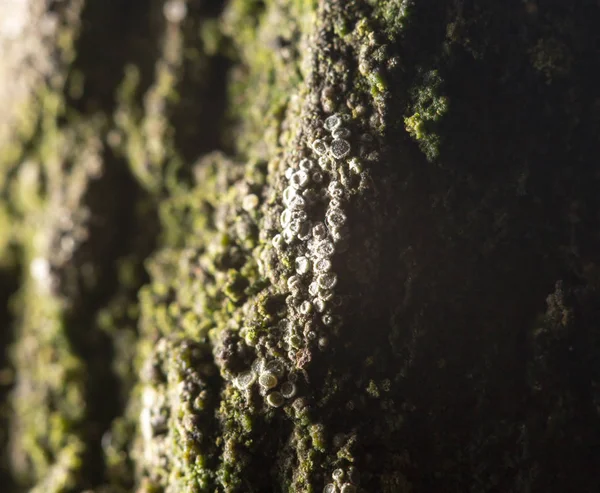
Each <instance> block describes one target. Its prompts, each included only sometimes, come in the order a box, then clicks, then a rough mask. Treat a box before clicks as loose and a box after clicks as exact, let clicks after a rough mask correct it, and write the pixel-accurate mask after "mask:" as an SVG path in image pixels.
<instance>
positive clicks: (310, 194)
mask: <svg viewBox="0 0 600 493" xmlns="http://www.w3.org/2000/svg"><path fill="white" fill-rule="evenodd" d="M302 197H304V200H306V203H307V204H314V203H315V202H316V201H317V199H318V198H319V195H318V194H317V192H315V191H314V190H313V189H312V188H307V189H306V190H304V192H302Z"/></svg>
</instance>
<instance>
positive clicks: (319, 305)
mask: <svg viewBox="0 0 600 493" xmlns="http://www.w3.org/2000/svg"><path fill="white" fill-rule="evenodd" d="M312 303H313V306H314V307H315V310H316V311H317V312H319V313H323V312H324V311H325V301H324V300H323V299H321V298H315V299H314V300H313V302H312Z"/></svg>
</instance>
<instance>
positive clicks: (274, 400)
mask: <svg viewBox="0 0 600 493" xmlns="http://www.w3.org/2000/svg"><path fill="white" fill-rule="evenodd" d="M283 403H284V398H283V396H282V395H281V393H280V392H277V391H275V392H271V393H270V394H269V395H268V396H267V404H268V405H269V406H271V407H281V406H282V405H283Z"/></svg>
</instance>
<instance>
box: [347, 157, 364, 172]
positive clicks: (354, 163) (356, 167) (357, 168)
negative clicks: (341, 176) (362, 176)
mask: <svg viewBox="0 0 600 493" xmlns="http://www.w3.org/2000/svg"><path fill="white" fill-rule="evenodd" d="M348 167H349V168H350V171H352V172H353V173H360V172H361V171H362V166H361V165H360V161H359V160H358V158H355V157H353V158H352V159H350V161H348Z"/></svg>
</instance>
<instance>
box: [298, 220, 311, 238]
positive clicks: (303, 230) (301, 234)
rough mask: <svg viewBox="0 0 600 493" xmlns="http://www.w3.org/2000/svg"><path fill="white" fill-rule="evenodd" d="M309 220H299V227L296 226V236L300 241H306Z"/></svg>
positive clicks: (308, 235)
mask: <svg viewBox="0 0 600 493" xmlns="http://www.w3.org/2000/svg"><path fill="white" fill-rule="evenodd" d="M310 229H311V224H310V221H301V223H300V227H299V228H298V233H297V234H298V238H299V239H300V240H302V241H306V240H308V239H309V238H310V235H311V233H310Z"/></svg>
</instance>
